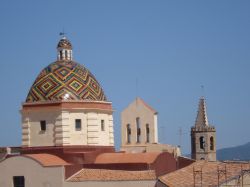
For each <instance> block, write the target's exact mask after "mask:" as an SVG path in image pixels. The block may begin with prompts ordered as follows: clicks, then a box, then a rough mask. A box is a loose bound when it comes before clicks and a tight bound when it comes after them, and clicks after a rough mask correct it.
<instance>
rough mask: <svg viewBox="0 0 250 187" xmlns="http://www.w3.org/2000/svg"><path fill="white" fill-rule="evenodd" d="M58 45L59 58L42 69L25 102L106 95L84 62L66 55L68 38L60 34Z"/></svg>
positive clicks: (80, 98) (101, 99)
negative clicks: (73, 59) (77, 61)
mask: <svg viewBox="0 0 250 187" xmlns="http://www.w3.org/2000/svg"><path fill="white" fill-rule="evenodd" d="M62 43H67V45H64V44H62ZM59 45H60V48H58V46H59ZM69 45H70V48H68V47H69ZM58 46H57V49H58V60H57V61H56V62H54V63H52V64H50V65H49V66H47V67H46V68H44V69H43V70H42V71H41V73H40V74H39V75H38V77H37V78H36V80H35V82H34V84H33V85H32V87H31V89H30V91H29V94H28V96H27V98H26V102H40V101H41V102H42V101H61V100H75V101H79V100H80V101H82V100H88V101H106V96H105V94H104V92H103V90H102V88H101V86H100V84H99V83H98V81H97V80H96V79H95V77H94V75H92V74H91V73H90V71H89V70H88V69H87V68H85V67H84V66H82V65H80V64H78V63H76V62H74V61H72V55H67V54H72V51H71V49H72V46H71V44H70V42H69V41H68V40H67V39H65V38H63V39H61V40H60V41H59V43H58ZM65 54H66V55H65Z"/></svg>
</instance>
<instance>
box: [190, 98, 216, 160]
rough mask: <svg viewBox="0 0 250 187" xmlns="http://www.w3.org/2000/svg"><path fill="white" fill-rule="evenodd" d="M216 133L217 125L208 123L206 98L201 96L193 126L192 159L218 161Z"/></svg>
mask: <svg viewBox="0 0 250 187" xmlns="http://www.w3.org/2000/svg"><path fill="white" fill-rule="evenodd" d="M215 133H216V130H215V127H214V126H211V125H210V124H209V123H208V117H207V112H206V102H205V98H204V97H201V98H200V102H199V107H198V113H197V118H196V121H195V125H194V126H193V127H191V156H192V159H195V160H207V161H216V135H215Z"/></svg>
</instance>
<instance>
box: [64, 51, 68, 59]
mask: <svg viewBox="0 0 250 187" xmlns="http://www.w3.org/2000/svg"><path fill="white" fill-rule="evenodd" d="M65 59H66V60H67V59H68V51H67V50H65Z"/></svg>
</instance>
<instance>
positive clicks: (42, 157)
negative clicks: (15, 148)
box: [22, 154, 70, 167]
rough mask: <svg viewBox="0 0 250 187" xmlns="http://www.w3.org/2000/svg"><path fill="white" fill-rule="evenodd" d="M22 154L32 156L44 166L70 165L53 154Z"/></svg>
mask: <svg viewBox="0 0 250 187" xmlns="http://www.w3.org/2000/svg"><path fill="white" fill-rule="evenodd" d="M22 156H24V157H27V158H31V159H33V160H35V161H37V162H39V163H40V164H41V165H42V166H44V167H52V166H65V165H70V164H69V163H67V162H66V161H65V160H63V159H61V158H59V157H57V156H55V155H51V154H27V155H22Z"/></svg>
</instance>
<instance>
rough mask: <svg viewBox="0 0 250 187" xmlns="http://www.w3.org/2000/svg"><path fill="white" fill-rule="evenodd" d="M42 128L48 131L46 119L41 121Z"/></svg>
mask: <svg viewBox="0 0 250 187" xmlns="http://www.w3.org/2000/svg"><path fill="white" fill-rule="evenodd" d="M40 129H41V131H46V121H45V120H42V121H40Z"/></svg>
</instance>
